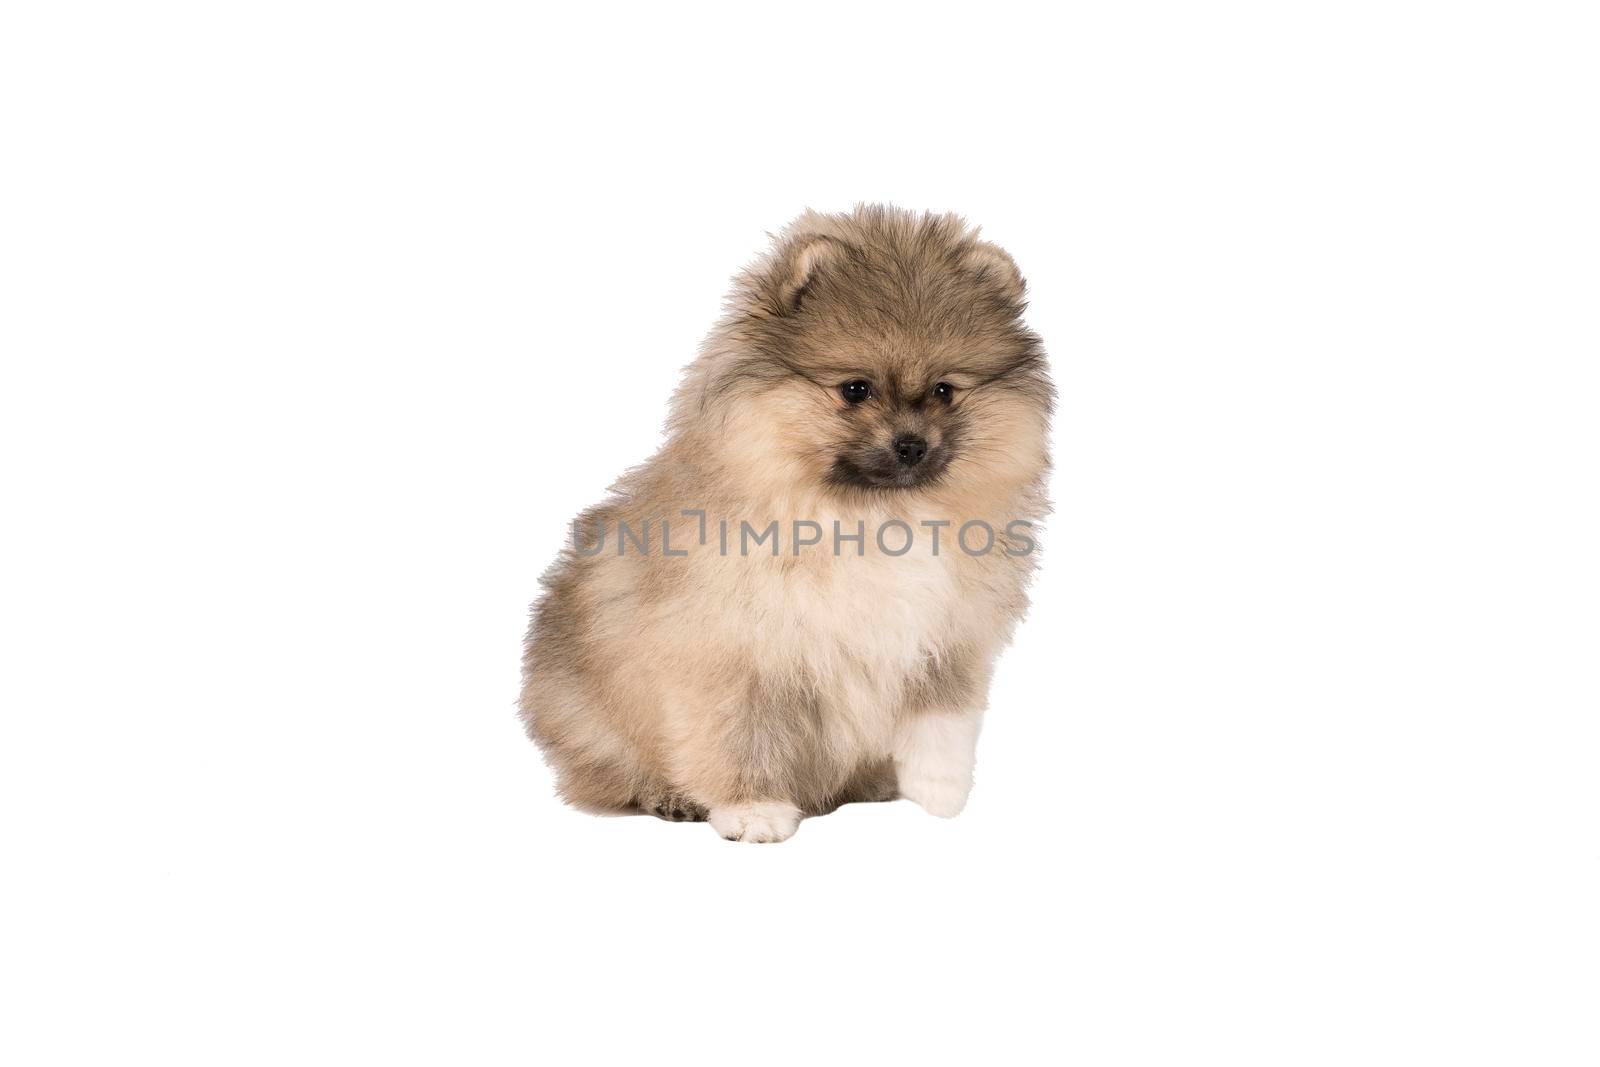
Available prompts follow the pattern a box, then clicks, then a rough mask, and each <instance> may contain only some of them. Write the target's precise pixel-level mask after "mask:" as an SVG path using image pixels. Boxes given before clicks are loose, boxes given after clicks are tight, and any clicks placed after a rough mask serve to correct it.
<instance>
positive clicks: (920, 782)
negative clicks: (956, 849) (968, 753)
mask: <svg viewBox="0 0 1600 1067" xmlns="http://www.w3.org/2000/svg"><path fill="white" fill-rule="evenodd" d="M971 792H972V779H971V778H933V777H908V776H906V775H905V772H903V771H902V772H901V777H900V795H901V796H903V797H905V798H906V799H907V800H911V801H915V802H916V803H917V804H918V805H920V806H921V808H922V810H923V811H925V812H927V813H928V814H929V815H937V816H939V818H941V819H953V818H955V817H956V816H957V815H960V814H961V809H962V808H964V807H966V806H967V794H968V793H971Z"/></svg>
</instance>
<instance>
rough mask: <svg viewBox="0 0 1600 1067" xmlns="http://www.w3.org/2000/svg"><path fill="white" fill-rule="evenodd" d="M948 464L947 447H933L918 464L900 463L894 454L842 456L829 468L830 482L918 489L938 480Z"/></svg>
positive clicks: (853, 485) (852, 487)
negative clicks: (883, 457) (886, 456)
mask: <svg viewBox="0 0 1600 1067" xmlns="http://www.w3.org/2000/svg"><path fill="white" fill-rule="evenodd" d="M949 465H950V452H949V450H948V449H944V448H935V449H933V450H932V451H930V452H929V453H928V454H927V455H926V456H924V457H923V459H922V461H921V462H920V463H917V464H916V465H915V466H907V465H906V464H904V463H900V462H898V461H897V460H895V458H894V457H893V456H892V455H890V456H889V457H888V458H886V459H870V460H863V459H862V458H861V457H860V456H859V455H839V456H836V457H834V460H833V466H832V467H831V468H829V470H828V482H829V484H831V485H837V486H843V487H846V488H850V489H916V488H919V487H921V486H926V485H932V484H933V483H935V482H937V481H939V479H940V478H942V477H943V476H944V472H945V468H947V467H948V466H949Z"/></svg>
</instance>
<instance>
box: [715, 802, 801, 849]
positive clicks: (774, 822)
mask: <svg viewBox="0 0 1600 1067" xmlns="http://www.w3.org/2000/svg"><path fill="white" fill-rule="evenodd" d="M707 818H708V819H709V820H710V822H711V828H712V829H713V830H715V831H716V832H717V833H719V834H721V835H722V836H723V837H725V838H727V839H728V840H729V841H755V842H766V841H785V840H787V839H788V838H789V837H790V836H791V835H793V833H794V832H795V830H796V829H797V828H798V827H799V826H800V809H799V808H797V807H795V806H794V805H793V804H740V805H738V806H737V807H731V808H712V809H711V813H710V815H709V816H707Z"/></svg>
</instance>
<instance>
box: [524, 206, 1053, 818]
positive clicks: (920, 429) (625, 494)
mask: <svg viewBox="0 0 1600 1067" xmlns="http://www.w3.org/2000/svg"><path fill="white" fill-rule="evenodd" d="M1023 292H1024V283H1023V279H1022V275H1021V274H1020V273H1019V272H1018V270H1017V267H1016V264H1015V263H1014V262H1013V261H1012V260H1011V257H1010V256H1008V255H1007V254H1006V253H1005V252H1003V251H1002V250H1001V249H999V248H998V247H996V246H995V245H992V244H989V243H986V242H983V241H981V240H979V239H978V237H977V234H976V232H975V231H973V230H970V229H968V227H967V226H966V224H965V223H964V222H963V221H962V220H961V219H959V218H957V217H955V216H950V215H940V216H936V215H916V214H913V213H910V212H905V211H901V210H898V209H894V208H886V207H861V208H857V209H856V210H855V211H854V212H852V213H850V214H844V215H820V214H816V213H811V212H808V213H806V214H805V215H802V216H801V217H800V218H799V219H797V220H796V221H795V222H793V223H792V224H791V225H790V226H789V227H788V228H787V229H786V230H784V231H783V233H781V234H780V235H779V236H778V238H777V240H776V241H775V243H774V247H773V249H772V250H771V252H770V253H769V254H768V255H767V256H766V257H765V258H764V259H763V260H761V261H760V262H759V263H758V264H756V265H755V266H754V267H752V268H750V269H747V270H746V271H745V272H743V273H742V274H741V275H740V276H739V277H738V278H737V279H736V281H735V284H734V288H733V291H732V294H731V295H730V297H729V299H728V303H727V310H726V313H725V315H724V317H723V318H722V320H721V321H720V322H719V323H718V324H717V326H716V327H715V328H714V329H713V331H712V332H711V335H710V336H709V338H708V339H707V341H706V343H705V344H704V346H703V348H702V350H701V353H700V355H699V357H698V358H697V359H696V360H695V361H694V362H693V363H692V364H691V365H690V366H689V367H688V369H687V371H686V373H685V376H684V380H683V383H682V385H681V386H680V387H679V389H678V391H677V393H676V394H675V395H674V397H673V401H672V408H671V415H670V417H669V420H668V426H667V436H666V441H665V443H664V444H663V445H662V447H661V449H660V451H659V452H657V453H656V455H655V456H654V457H653V458H651V459H650V460H649V461H648V462H647V463H645V464H644V465H643V466H641V467H638V468H636V469H634V470H632V471H630V472H629V473H628V474H627V475H625V476H624V477H623V479H622V480H621V481H620V482H619V483H618V484H617V486H615V487H614V489H613V495H612V497H611V498H610V499H608V500H607V501H606V502H605V503H603V504H600V505H599V506H597V507H595V508H592V509H590V510H589V511H587V512H585V513H584V514H583V515H582V516H580V518H579V520H578V521H577V522H576V523H574V526H573V531H572V533H573V541H572V544H571V545H569V546H568V547H567V548H566V549H565V550H564V551H563V553H562V555H561V558H560V559H558V560H557V561H556V563H555V565H554V566H553V567H552V568H551V569H550V571H549V572H548V573H547V574H546V575H545V577H544V579H543V585H544V588H545V592H544V594H543V596H542V597H541V598H540V599H539V600H538V601H537V602H536V604H535V605H534V609H533V618H532V625H531V627H530V629H529V632H528V636H527V644H526V654H525V656H524V659H523V688H522V698H521V713H522V717H523V721H524V722H525V724H526V725H527V728H528V731H529V733H530V734H531V736H532V737H533V738H534V739H535V740H536V741H538V742H539V744H540V745H541V746H542V747H543V749H544V752H545V755H546V758H547V759H548V761H549V762H550V764H551V765H552V767H553V768H554V770H555V771H556V773H557V776H558V778H559V783H560V784H559V788H560V791H561V793H562V795H563V796H564V797H565V798H566V799H567V800H568V801H569V802H571V803H572V804H574V805H577V806H578V807H581V808H586V809H589V810H595V811H643V812H648V813H651V814H655V815H658V816H660V817H662V818H668V819H675V820H684V819H690V820H709V821H710V823H711V825H712V827H713V828H714V829H716V830H717V832H718V833H720V834H721V835H722V836H723V837H725V838H728V839H730V840H736V841H782V840H784V839H785V838H787V837H788V836H789V835H791V834H792V833H794V831H795V829H796V827H797V826H798V825H799V822H800V820H801V818H803V817H804V816H807V815H816V814H823V813H826V812H829V811H832V810H833V809H834V808H836V807H837V806H839V805H840V804H844V803H849V802H852V801H869V800H888V799H893V798H895V797H896V796H902V797H906V798H909V799H910V800H913V801H915V802H916V803H918V804H920V805H921V806H922V807H923V808H925V809H926V810H927V811H929V812H931V813H933V814H935V815H940V816H953V815H955V814H957V813H958V812H960V811H961V809H962V807H963V805H964V804H965V803H966V799H967V794H968V792H969V791H970V789H971V787H972V767H973V758H974V750H975V747H976V743H977V738H978V729H979V725H980V722H981V717H982V713H983V709H984V706H985V702H986V693H987V689H988V684H989V678H990V675H991V672H992V670H993V665H994V661H995V658H996V656H997V655H998V654H999V652H1000V650H1001V649H1002V648H1003V647H1004V646H1005V645H1006V644H1007V643H1008V641H1009V640H1010V637H1011V633H1012V630H1013V628H1014V627H1015V625H1016V623H1017V621H1018V620H1019V619H1020V618H1021V616H1022V614H1023V611H1024V608H1025V607H1026V598H1025V587H1026V585H1027V582H1028V580H1029V577H1030V574H1031V572H1032V569H1033V566H1034V563H1035V559H1034V552H1033V549H1034V544H1035V542H1034V538H1033V525H1032V524H1033V522H1034V521H1035V520H1037V519H1038V518H1040V517H1041V516H1042V514H1043V513H1044V512H1045V510H1046V504H1045V500H1044V496H1043V493H1044V480H1045V475H1046V473H1047V470H1048V467H1049V458H1048V427H1049V416H1050V410H1051V405H1052V400H1053V396H1054V393H1053V389H1052V387H1051V384H1050V379H1049V376H1048V373H1047V370H1046V365H1045V358H1044V353H1043V350H1042V346H1041V344H1040V341H1039V338H1038V337H1037V336H1036V335H1035V334H1033V333H1032V332H1031V331H1030V330H1029V329H1028V328H1027V327H1026V326H1025V325H1024V324H1023V322H1022V319H1021V316H1022V312H1023V309H1024V306H1025V305H1024V300H1023ZM752 542H753V545H754V547H753V548H752Z"/></svg>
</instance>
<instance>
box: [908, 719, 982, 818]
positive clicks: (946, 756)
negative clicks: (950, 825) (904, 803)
mask: <svg viewBox="0 0 1600 1067" xmlns="http://www.w3.org/2000/svg"><path fill="white" fill-rule="evenodd" d="M982 724H983V713H982V712H981V711H966V712H944V711H920V712H916V713H914V714H912V715H910V716H908V717H907V718H906V719H905V721H904V722H902V723H901V725H900V730H899V734H898V736H897V737H896V739H895V751H894V766H895V774H896V776H897V777H898V778H899V780H900V795H901V796H903V797H905V798H906V799H907V800H914V801H916V802H917V803H918V804H920V805H921V806H922V808H923V810H924V811H926V812H928V813H929V814H930V815H937V816H939V817H940V818H942V819H948V818H951V817H953V816H955V815H959V814H961V809H962V808H964V807H966V804H967V794H968V793H970V792H972V765H973V762H974V760H975V758H976V755H977V749H978V730H979V728H980V727H981V726H982Z"/></svg>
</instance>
